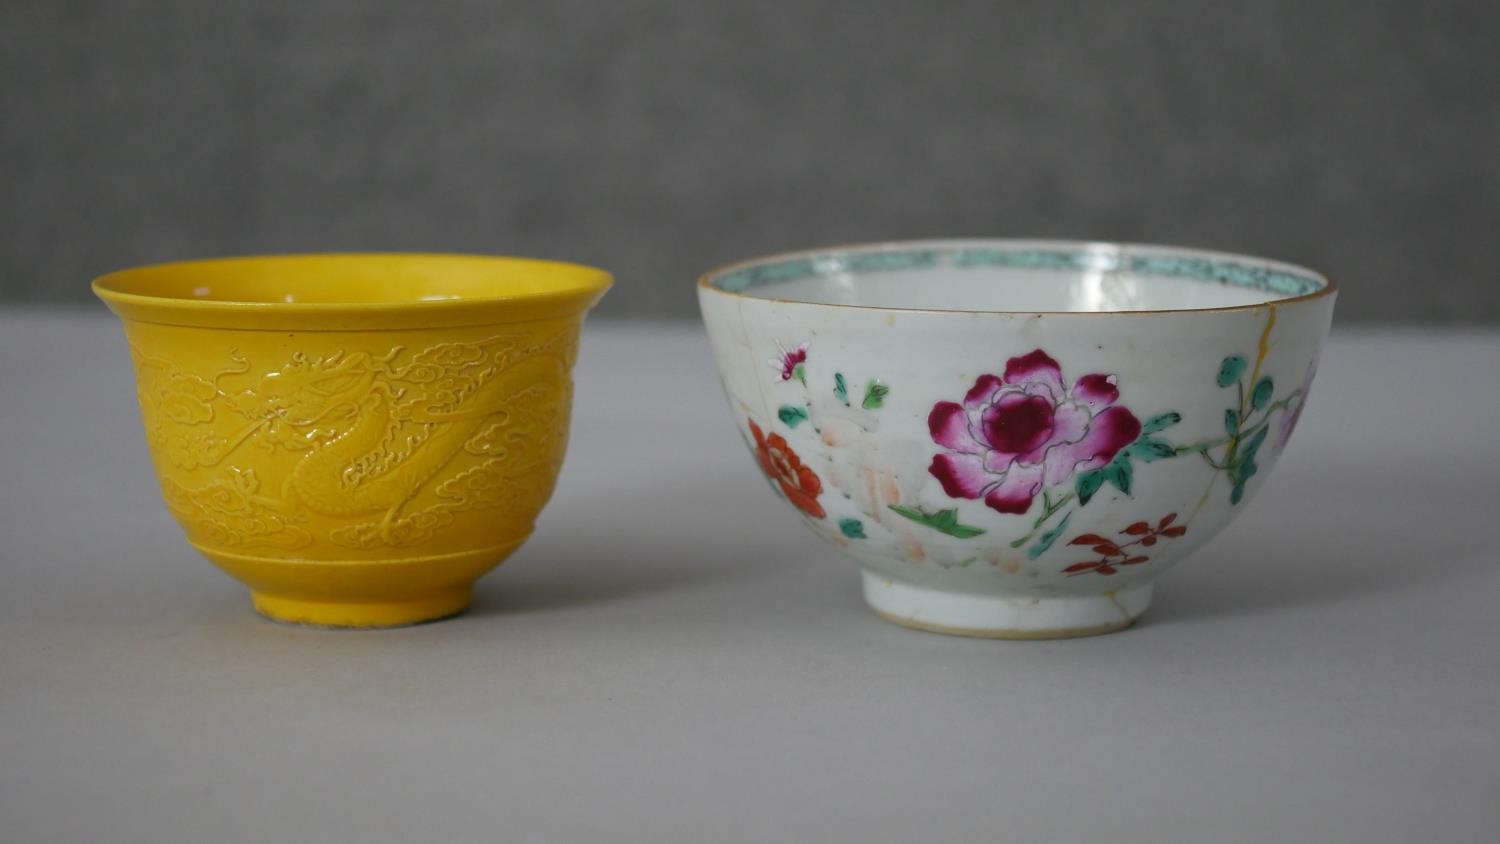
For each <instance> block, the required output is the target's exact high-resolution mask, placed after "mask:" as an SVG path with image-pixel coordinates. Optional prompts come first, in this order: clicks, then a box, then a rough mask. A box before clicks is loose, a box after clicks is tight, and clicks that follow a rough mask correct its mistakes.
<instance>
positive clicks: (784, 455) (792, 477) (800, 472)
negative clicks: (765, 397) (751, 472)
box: [749, 419, 828, 519]
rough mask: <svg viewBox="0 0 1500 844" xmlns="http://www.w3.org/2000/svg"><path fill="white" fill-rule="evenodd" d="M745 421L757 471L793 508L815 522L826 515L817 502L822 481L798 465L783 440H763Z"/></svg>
mask: <svg viewBox="0 0 1500 844" xmlns="http://www.w3.org/2000/svg"><path fill="white" fill-rule="evenodd" d="M749 421H750V433H752V434H754V435H755V456H756V458H757V459H758V460H760V468H761V469H763V470H765V473H766V474H767V475H769V476H770V477H771V480H773V481H775V482H776V483H777V484H778V485H779V486H780V487H781V492H782V494H784V495H785V496H786V498H787V500H788V501H790V502H792V503H793V504H795V505H796V506H797V509H799V510H801V511H802V512H804V513H806V514H807V515H809V516H812V517H813V518H815V519H821V518H823V517H824V516H826V515H828V514H827V513H826V512H824V510H823V505H821V504H819V503H818V495H819V493H821V492H822V491H823V482H822V481H820V480H818V476H817V475H816V474H814V473H813V470H811V469H809V468H807V467H806V466H803V465H802V459H801V458H799V457H798V456H797V452H795V451H792V448H791V446H789V445H787V444H786V439H785V438H784V437H782V436H781V435H780V434H772V435H771V436H769V437H767V436H766V435H765V434H764V433H762V432H761V430H760V426H759V425H756V424H755V420H754V419H751V420H749Z"/></svg>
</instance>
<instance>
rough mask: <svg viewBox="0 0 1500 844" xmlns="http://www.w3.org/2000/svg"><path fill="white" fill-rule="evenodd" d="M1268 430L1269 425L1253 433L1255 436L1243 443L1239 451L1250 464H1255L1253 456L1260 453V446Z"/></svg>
mask: <svg viewBox="0 0 1500 844" xmlns="http://www.w3.org/2000/svg"><path fill="white" fill-rule="evenodd" d="M1269 430H1271V428H1270V426H1269V425H1267V426H1263V427H1262V428H1261V429H1260V430H1259V431H1256V432H1255V436H1253V437H1251V438H1250V441H1249V442H1247V443H1245V447H1244V448H1243V449H1241V450H1240V453H1241V454H1243V455H1245V459H1246V460H1248V461H1250V462H1252V463H1253V462H1255V455H1256V454H1258V453H1260V445H1261V443H1263V442H1265V441H1266V432H1267V431H1269Z"/></svg>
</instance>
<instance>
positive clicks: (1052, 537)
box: [1026, 513, 1073, 560]
mask: <svg viewBox="0 0 1500 844" xmlns="http://www.w3.org/2000/svg"><path fill="white" fill-rule="evenodd" d="M1071 518H1073V514H1072V513H1069V514H1068V515H1066V516H1063V518H1062V521H1060V522H1058V523H1057V527H1054V528H1053V529H1052V530H1049V531H1047V532H1046V533H1044V534H1042V536H1041V538H1040V539H1038V540H1037V541H1036V544H1035V545H1033V546H1031V547H1030V548H1028V549H1027V550H1026V559H1028V560H1035V559H1036V558H1037V557H1040V556H1042V555H1043V554H1045V553H1047V549H1048V548H1051V547H1052V543H1054V542H1056V541H1057V538H1058V537H1059V536H1062V532H1063V528H1066V527H1067V526H1068V520H1069V519H1071Z"/></svg>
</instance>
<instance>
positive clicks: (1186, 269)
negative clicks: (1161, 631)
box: [699, 240, 1336, 638]
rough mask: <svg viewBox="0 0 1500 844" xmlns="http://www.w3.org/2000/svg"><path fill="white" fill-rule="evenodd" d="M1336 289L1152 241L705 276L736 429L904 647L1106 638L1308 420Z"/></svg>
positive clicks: (1291, 272) (864, 258)
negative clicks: (903, 631)
mask: <svg viewBox="0 0 1500 844" xmlns="http://www.w3.org/2000/svg"><path fill="white" fill-rule="evenodd" d="M1335 295H1336V293H1335V290H1334V286H1333V284H1332V283H1330V282H1329V281H1328V280H1327V279H1325V278H1324V277H1323V276H1321V275H1319V274H1317V273H1315V272H1312V271H1310V270H1306V269H1302V268H1300V267H1294V266H1290V265H1287V264H1280V263H1276V262H1272V261H1266V260H1262V259H1258V258H1248V257H1243V256H1238V255H1228V254H1221V253H1214V252H1202V251H1196V250H1189V249H1176V248H1166V247H1156V246H1133V245H1121V244H1104V243H1074V242H1037V241H1009V240H985V241H931V242H912V243H887V244H876V245H869V246H854V247H844V248H836V249H827V250H818V251H810V252H801V253H795V254H787V255H778V256H774V257H769V258H763V259H759V260H755V261H750V262H746V263H741V264H735V265H733V266H730V267H726V268H724V269H720V270H717V271H715V272H712V273H709V274H708V275H706V276H704V277H703V279H702V280H701V281H700V283H699V303H700V305H701V307H702V310H703V319H704V322H705V324H706V325H707V327H708V334H709V339H710V341H711V342H712V345H713V351H714V357H715V359H716V361H717V363H718V366H719V372H720V375H721V376H722V378H723V382H724V389H725V392H726V393H727V395H728V398H729V403H730V406H731V409H732V410H733V413H734V417H735V422H736V423H737V424H738V425H739V427H740V431H741V433H742V434H743V435H744V437H745V441H746V443H747V444H748V445H749V446H750V448H751V450H752V451H753V452H754V453H755V456H756V459H757V462H758V463H759V465H760V467H761V468H762V470H763V471H765V473H766V474H767V476H768V478H769V479H770V480H771V481H772V484H771V485H772V487H773V488H774V489H776V490H777V491H778V492H779V493H780V494H781V495H782V496H783V497H784V498H785V499H786V500H787V501H788V502H790V503H791V504H792V505H793V506H794V508H795V509H796V511H797V512H798V513H799V514H800V515H801V516H802V517H803V519H804V520H806V521H807V522H808V523H809V524H811V525H812V526H813V528H814V529H815V530H817V531H818V533H819V534H821V535H822V536H825V537H827V538H828V539H829V540H831V541H833V542H836V543H838V544H839V545H840V546H842V547H843V548H844V549H845V550H846V551H847V552H848V553H849V554H850V555H852V556H853V557H855V558H856V559H858V560H859V562H860V564H861V565H862V567H863V569H864V588H865V597H866V598H867V600H868V601H869V603H870V605H871V606H872V607H873V608H874V609H875V610H876V612H878V613H880V615H882V616H884V617H885V618H887V619H889V620H891V621H895V622H897V623H900V624H904V625H907V626H910V627H918V628H922V629H926V630H935V631H940V632H945V633H959V634H965V635H973V636H993V637H1002V638H1048V637H1061V636H1078V635H1088V634H1093V633H1104V632H1108V631H1112V630H1118V629H1121V628H1123V627H1125V626H1127V625H1129V624H1130V623H1131V622H1132V621H1134V620H1135V619H1136V618H1137V617H1139V616H1140V614H1141V613H1142V612H1144V611H1145V609H1146V607H1147V606H1148V605H1149V604H1150V603H1151V588H1152V582H1153V581H1154V580H1155V579H1156V577H1157V576H1158V575H1159V574H1161V573H1162V572H1163V571H1166V570H1167V569H1168V568H1169V567H1171V566H1172V565H1173V564H1175V563H1176V562H1177V561H1178V560H1181V559H1182V558H1183V557H1186V556H1187V555H1189V554H1190V553H1192V552H1193V550H1194V549H1196V548H1197V547H1199V546H1200V545H1202V544H1203V543H1204V542H1206V541H1208V540H1209V539H1210V538H1212V537H1213V535H1214V534H1216V533H1218V532H1219V530H1220V529H1221V528H1223V527H1224V525H1226V524H1228V523H1229V521H1230V519H1232V518H1234V515H1235V514H1236V513H1237V512H1239V511H1240V510H1241V509H1243V508H1244V506H1245V504H1246V503H1247V502H1248V501H1249V499H1250V497H1251V496H1253V495H1254V494H1255V492H1256V491H1257V490H1258V489H1259V488H1260V485H1261V484H1262V483H1263V482H1264V481H1265V477H1266V474H1267V473H1268V472H1269V470H1270V468H1271V466H1272V464H1273V463H1275V461H1276V458H1277V457H1278V456H1279V455H1280V454H1281V451H1282V449H1283V448H1284V447H1285V445H1286V440H1287V437H1288V436H1289V435H1290V434H1291V432H1292V428H1293V427H1294V426H1295V424H1296V421H1297V417H1298V415H1299V414H1300V413H1301V410H1302V407H1303V404H1304V402H1305V401H1306V398H1307V394H1308V389H1309V387H1310V386H1311V383H1312V377H1313V372H1314V371H1315V369H1316V368H1317V360H1318V352H1319V349H1320V347H1321V346H1322V343H1323V339H1324V337H1325V336H1326V335H1327V333H1328V325H1329V321H1330V319H1331V318H1332V315H1333V304H1334V298H1335Z"/></svg>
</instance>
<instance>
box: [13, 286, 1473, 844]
mask: <svg viewBox="0 0 1500 844" xmlns="http://www.w3.org/2000/svg"><path fill="white" fill-rule="evenodd" d="M1497 373H1500V332H1494V331H1491V332H1488V333H1481V332H1472V331H1471V332H1457V331H1446V332H1437V331H1433V332H1428V333H1417V332H1371V331H1364V332H1348V333H1342V334H1336V336H1335V338H1334V340H1333V342H1332V343H1331V346H1330V348H1329V349H1328V351H1327V354H1326V355H1325V359H1324V364H1323V366H1322V368H1321V374H1320V375H1319V378H1318V384H1317V387H1316V388H1315V390H1314V392H1313V397H1312V401H1311V404H1310V405H1309V408H1308V411H1307V413H1306V414H1305V415H1304V417H1303V422H1302V426H1301V428H1300V430H1299V431H1298V436H1297V437H1296V439H1295V440H1294V441H1293V443H1292V445H1291V447H1290V450H1289V453H1288V455H1287V459H1286V460H1284V461H1283V462H1282V464H1281V465H1280V466H1278V467H1277V469H1276V470H1275V471H1274V472H1273V473H1272V474H1271V476H1270V478H1269V481H1268V483H1267V486H1266V488H1265V489H1264V491H1263V492H1262V493H1261V494H1260V495H1259V496H1258V497H1257V498H1256V499H1255V501H1254V502H1253V503H1252V504H1250V505H1249V506H1248V507H1246V509H1245V512H1244V513H1243V514H1242V516H1241V518H1240V519H1239V521H1237V522H1236V523H1235V524H1234V525H1233V526H1231V527H1230V528H1229V530H1228V531H1226V532H1225V533H1224V534H1223V535H1221V536H1220V537H1219V538H1218V539H1217V540H1215V541H1214V542H1213V543H1211V544H1210V545H1209V546H1208V547H1207V548H1206V549H1204V550H1203V551H1202V552H1200V553H1199V554H1198V555H1197V557H1196V558H1194V559H1192V560H1190V561H1188V562H1187V563H1186V564H1184V565H1183V566H1182V567H1181V568H1179V569H1177V570H1175V571H1173V572H1172V573H1171V574H1170V575H1168V576H1167V577H1166V579H1165V580H1164V582H1162V584H1161V585H1160V586H1159V587H1158V590H1157V599H1156V603H1155V605H1154V606H1153V607H1152V609H1151V611H1150V612H1149V613H1148V614H1147V616H1146V618H1145V620H1144V621H1143V622H1142V623H1141V624H1140V625H1139V626H1138V627H1136V628H1134V629H1132V630H1129V631H1126V632H1124V633H1119V634H1115V635H1111V636H1104V637H1099V638H1093V639H1078V640H1070V641H1057V642H996V641H981V640H971V639H961V638H951V637H946V636H940V635H934V634H928V633H918V632H913V631H910V630H905V629H902V628H899V627H895V626H893V625H890V624H887V623H885V622H883V621H880V620H879V619H878V618H876V617H875V616H874V615H872V614H871V613H870V612H868V611H867V610H866V609H865V607H864V605H863V603H862V601H861V598H860V596H859V592H858V577H857V575H856V568H855V566H854V564H853V563H852V562H850V561H848V560H846V559H844V558H843V557H841V556H840V555H839V553H838V551H837V549H835V548H834V547H832V546H827V545H824V544H822V543H821V542H820V541H819V540H817V539H816V538H815V537H814V536H813V535H812V533H811V532H810V531H808V530H806V529H805V528H803V527H802V526H801V525H800V523H799V521H798V519H797V518H796V517H795V516H794V515H793V514H792V513H790V512H789V511H787V510H786V505H785V504H783V503H781V502H779V501H777V500H776V498H775V497H774V496H772V495H770V494H769V493H768V492H767V491H766V486H765V482H764V481H763V480H762V479H761V478H760V477H758V475H757V470H756V468H755V466H754V464H753V463H752V461H751V460H750V458H749V456H748V455H747V454H746V453H745V451H744V448H743V446H742V444H741V443H740V440H739V437H738V435H737V434H736V433H735V430H734V427H733V424H732V420H731V418H730V417H729V415H728V412H727V410H726V408H725V406H724V401H723V398H722V394H721V392H720V390H719V387H718V384H717V381H716V378H715V375H714V372H713V365H712V363H711V361H710V360H709V358H708V349H707V344H706V342H705V340H704V338H703V336H702V334H701V331H700V329H699V328H698V327H696V326H691V325H680V326H679V325H657V326H629V327H627V326H621V325H609V324H594V325H591V326H590V327H589V328H588V330H587V331H586V340H585V343H584V347H583V355H582V361H581V363H580V365H579V370H578V372H577V380H578V389H577V399H576V408H575V422H574V428H573V438H572V446H571V449H570V452H569V455H568V463H567V466H566V468H565V469H564V472H563V476H562V479H561V481H560V484H559V488H558V492H557V495H556V497H555V498H554V500H553V502H552V503H551V504H550V505H549V507H548V509H547V511H546V512H545V513H544V514H543V515H542V519H541V523H540V525H539V528H538V531H537V534H536V536H535V537H534V538H533V539H532V540H531V542H530V543H529V544H528V545H527V546H526V547H525V548H523V549H522V550H521V551H520V552H519V553H517V554H516V555H515V556H514V557H513V558H512V559H511V560H510V561H509V562H508V563H507V564H506V565H505V566H503V567H502V568H501V569H499V570H498V571H496V572H495V573H493V574H491V575H490V576H488V577H486V578H485V579H484V580H483V581H481V583H480V587H479V593H478V598H477V602H476V604H475V606H474V608H473V609H472V610H471V611H470V612H469V613H468V614H467V615H465V616H462V617H460V618H457V619H454V620H451V621H447V622H443V623H439V624H433V625H427V626H421V627H415V628H409V629H404V630H394V631H378V632H329V631H317V630H306V629H299V628H294V627H284V626H280V625H277V624H273V623H270V622H267V621H265V620H262V619H261V618H259V617H258V616H256V615H254V614H253V613H252V612H251V610H250V603H249V598H248V595H247V593H246V592H245V590H244V589H243V588H242V587H240V586H239V585H237V584H236V583H234V582H233V581H231V580H230V579H229V578H228V577H226V576H224V575H222V574H220V573H219V572H218V571H216V570H215V569H214V568H213V567H212V566H210V565H209V564H208V563H207V562H206V561H204V560H202V559H200V558H198V557H197V556H196V555H195V554H194V553H193V552H192V551H190V550H189V548H188V547H187V545H186V544H185V543H184V542H183V540H182V537H181V535H180V533H179V531H178V529H177V527H176V526H175V525H174V524H173V523H172V522H171V521H170V519H169V518H168V515H167V511H166V508H165V507H164V506H163V504H162V502H161V501H160V499H159V496H158V493H157V489H156V485H155V483H154V481H153V479H152V476H151V469H150V466H149V463H148V459H147V454H146V446H145V442H144V438H143V437H142V435H141V430H140V424H139V422H138V419H137V416H136V411H135V407H134V402H135V398H134V391H133V385H132V376H131V371H130V365H129V361H128V358H127V356H126V351H125V344H124V342H123V340H122V339H121V337H120V336H119V330H118V327H117V326H116V325H115V324H114V323H113V321H112V319H111V318H110V317H108V316H107V315H104V314H102V313H90V314H88V315H83V314H76V313H66V312H62V313H60V312H47V311H25V310H9V311H4V312H0V540H3V542H0V577H3V587H0V841H4V842H17V844H22V843H23V842H53V841H56V842H112V844H113V843H114V842H150V844H164V842H218V843H219V844H224V842H241V841H243V842H265V841H271V840H288V841H306V842H315V841H352V840H362V841H431V842H439V841H443V842H446V841H517V842H576V841H610V842H621V841H643V842H674V841H682V842H738V841H775V842H789V841H860V842H884V841H891V842H913V841H1026V842H1042V841H1048V842H1087V841H1110V842H1116V843H1117V844H1118V843H1119V842H1136V841H1140V842H1172V841H1186V842H1215V843H1216V844H1224V843H1225V842H1240V841H1245V842H1252V841H1253V842H1266V841H1288V842H1291V841H1296V842H1304V841H1306V842H1314V841H1316V842H1342V841H1351V842H1353V841H1358V842H1363V843H1364V844H1369V842H1387V841H1388V842H1413V841H1420V842H1423V844H1432V842H1459V841H1466V842H1493V841H1496V840H1500V832H1497V829H1500V611H1497V609H1496V601H1497V595H1500V525H1497V522H1500V506H1497V505H1500V374H1497Z"/></svg>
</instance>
